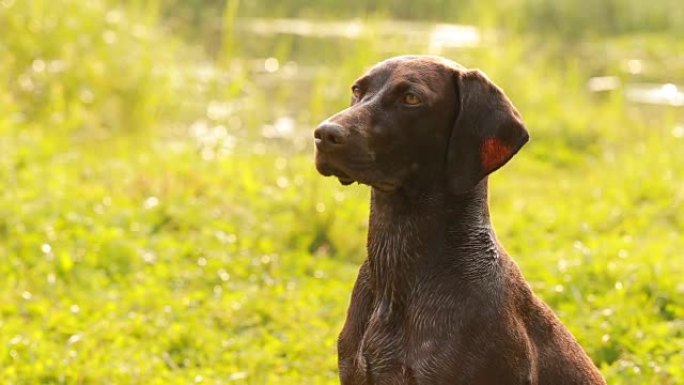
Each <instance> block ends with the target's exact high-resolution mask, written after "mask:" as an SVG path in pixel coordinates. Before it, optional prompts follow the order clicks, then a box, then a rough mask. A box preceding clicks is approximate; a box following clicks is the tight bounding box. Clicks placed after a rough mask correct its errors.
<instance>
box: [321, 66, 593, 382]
mask: <svg viewBox="0 0 684 385" xmlns="http://www.w3.org/2000/svg"><path fill="white" fill-rule="evenodd" d="M352 94H353V96H352V102H351V106H350V107H349V108H347V109H345V110H343V111H341V112H339V113H337V114H335V115H333V116H332V117H330V118H328V119H327V120H325V121H324V122H323V123H321V124H320V125H319V126H318V127H317V128H316V129H315V131H314V142H315V148H316V155H315V158H316V168H317V170H318V171H319V173H321V174H322V175H324V176H335V177H337V178H338V179H339V181H340V182H341V183H342V184H343V185H347V184H350V183H353V182H358V183H362V184H366V185H369V186H371V188H372V191H371V207H370V219H369V230H368V243H367V250H368V257H367V259H366V260H365V261H364V262H363V264H362V266H361V268H360V270H359V274H358V278H357V280H356V283H355V285H354V289H353V292H352V295H351V304H350V307H349V309H348V313H347V318H346V322H345V324H344V327H343V329H342V332H341V333H340V335H339V340H338V363H339V372H340V379H341V383H342V384H343V385H390V384H397V385H399V384H401V385H409V384H410V385H419V384H420V385H424V384H449V385H458V384H464V385H465V384H468V385H485V384H492V385H494V384H496V385H505V384H528V385H536V384H549V385H564V384H583V385H586V384H605V381H604V379H603V378H602V377H601V374H600V372H599V370H598V369H597V367H596V366H595V365H594V364H593V363H592V361H591V359H590V358H589V357H588V356H587V354H586V353H585V352H584V350H583V349H582V348H581V346H580V345H579V344H578V343H577V341H576V340H575V338H574V337H573V336H572V335H571V334H570V332H569V331H568V330H567V329H566V328H565V327H564V326H563V325H562V324H561V322H560V321H559V319H558V318H557V317H556V316H555V314H554V313H553V312H552V311H551V310H550V309H549V308H548V307H547V305H545V304H544V303H543V302H542V301H541V300H540V299H539V298H537V297H536V296H535V295H534V294H533V292H532V290H531V289H530V287H529V285H528V284H527V282H526V281H525V280H524V278H523V276H522V275H521V273H520V270H519V268H518V266H517V265H516V263H515V262H514V261H513V260H512V259H511V258H510V257H509V256H508V254H506V252H505V251H504V249H503V248H502V246H501V245H500V244H499V243H498V241H497V239H496V237H495V234H494V230H493V229H492V226H491V224H490V219H489V209H488V203H487V176H488V175H489V174H490V173H492V172H494V171H496V170H497V169H498V168H500V167H501V166H503V165H504V164H506V163H507V162H508V161H509V160H510V159H511V158H512V157H513V156H514V155H515V154H516V153H517V152H518V150H520V148H521V147H522V146H523V145H524V144H525V143H526V142H527V141H528V139H529V135H528V132H527V130H526V128H525V126H524V124H523V122H522V119H521V117H520V115H519V113H518V111H517V110H516V109H515V107H513V105H512V104H511V102H510V100H509V99H508V97H507V96H506V95H505V94H504V93H503V91H502V90H501V89H500V88H499V87H497V86H496V85H494V84H493V83H492V82H491V81H490V80H489V79H488V78H487V77H486V75H484V74H483V73H482V72H481V71H479V70H468V69H466V68H464V67H462V66H460V65H458V64H456V63H455V62H452V61H449V60H447V59H444V58H440V57H435V56H400V57H395V58H391V59H388V60H385V61H383V62H380V63H379V64H377V65H375V66H374V67H372V68H371V69H370V70H369V71H368V72H367V73H366V74H365V75H363V76H362V77H361V78H359V79H358V80H357V81H356V82H355V83H354V85H353V86H352Z"/></svg>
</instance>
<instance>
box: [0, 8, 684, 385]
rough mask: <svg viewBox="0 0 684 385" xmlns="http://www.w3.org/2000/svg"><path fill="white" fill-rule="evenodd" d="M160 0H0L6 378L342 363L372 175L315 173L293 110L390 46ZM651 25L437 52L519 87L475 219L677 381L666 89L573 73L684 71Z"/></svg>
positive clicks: (312, 113) (637, 357) (86, 380)
mask: <svg viewBox="0 0 684 385" xmlns="http://www.w3.org/2000/svg"><path fill="white" fill-rule="evenodd" d="M174 4H176V3H173V2H167V3H154V2H153V3H147V2H135V1H129V2H125V3H113V2H107V1H104V0H97V1H89V2H78V1H75V0H62V1H60V2H49V1H32V2H18V1H17V2H12V1H5V2H1V3H0V25H2V26H3V30H2V31H0V153H1V154H2V157H0V186H2V188H1V189H0V275H2V277H3V279H2V280H1V281H0V382H2V383H6V384H187V383H208V384H221V383H225V384H233V383H235V384H266V383H274V384H275V383H278V384H299V383H304V384H319V383H320V384H331V383H337V380H336V376H337V373H336V363H335V339H336V336H337V333H338V331H339V329H340V327H341V323H342V321H343V318H344V312H345V309H346V306H347V301H348V296H349V293H350V290H351V285H352V283H353V280H354V278H355V274H356V270H357V268H358V264H359V263H360V261H362V259H363V258H364V256H365V251H364V244H365V231H366V218H367V210H368V207H367V205H368V195H369V192H368V189H367V188H365V187H363V186H350V187H348V188H342V187H341V186H339V185H338V184H337V182H336V181H334V180H332V179H324V178H322V177H320V176H319V175H317V174H316V172H315V170H314V168H313V164H312V159H311V151H312V149H311V145H310V139H309V137H310V130H311V128H312V127H313V126H314V125H315V124H316V122H318V121H320V120H321V119H323V118H324V117H326V116H327V115H328V114H330V113H332V112H335V111H337V110H339V109H340V108H342V107H344V105H345V104H346V100H347V99H348V84H349V83H350V82H351V80H352V79H353V78H354V77H355V76H357V75H358V74H360V73H361V72H362V71H363V70H364V68H365V67H367V66H368V65H370V64H372V63H373V62H375V61H377V60H379V59H381V58H383V57H386V56H389V55H392V54H399V53H404V52H403V49H404V48H403V47H404V46H403V45H402V42H397V41H383V42H380V41H377V40H374V39H373V38H366V39H362V40H354V41H351V40H340V41H333V42H327V43H326V44H324V45H323V44H321V42H320V41H316V40H315V39H314V40H313V41H310V40H304V39H300V38H295V37H291V36H290V37H288V36H282V37H277V38H275V37H274V38H255V37H250V36H242V35H232V34H231V32H230V31H231V28H230V27H231V25H232V24H233V23H234V22H235V15H236V14H239V13H240V12H247V13H249V12H256V10H254V9H252V10H251V11H250V9H249V8H247V9H246V10H245V9H242V8H240V6H244V7H248V6H247V5H244V4H242V5H240V6H238V5H235V3H234V2H233V3H232V4H233V5H232V6H229V7H228V8H227V11H226V12H225V13H223V16H221V18H222V20H223V23H224V25H225V26H226V30H225V31H224V32H223V35H222V36H221V39H222V42H221V43H220V44H219V45H218V46H217V47H220V48H215V50H213V51H212V49H209V50H208V51H209V52H210V53H211V52H213V54H214V55H213V59H212V55H211V54H207V53H206V51H205V50H203V48H198V45H197V40H195V39H199V38H200V37H201V36H203V35H202V33H199V32H196V33H197V35H194V34H192V33H190V32H188V30H190V31H198V29H193V28H192V22H184V23H182V24H181V25H182V26H183V27H184V28H185V29H184V28H178V27H177V24H174V22H176V21H174V20H170V19H169V17H170V16H169V14H173V11H171V10H172V9H173V5H174ZM184 4H185V6H186V7H193V6H192V4H194V3H192V4H191V3H184ZM188 4H190V5H188ZM212 4H213V3H212ZM291 4H296V2H294V1H293V2H291ZM217 6H218V5H217ZM547 7H551V6H550V5H547ZM192 9H196V8H194V7H193V8H192ZM426 9H427V8H426ZM658 9H660V8H658ZM248 11H249V12H248ZM380 11H381V13H385V14H390V15H391V14H392V12H391V8H390V7H389V6H387V7H386V8H383V9H380ZM425 12H428V11H425ZM520 12H522V11H520ZM198 14H200V16H198V17H200V20H204V19H202V17H204V16H201V12H199V11H198ZM218 14H221V12H219V13H218ZM282 14H287V12H286V11H284V10H283V11H282ZM326 15H327V16H328V17H332V16H333V15H335V8H334V6H333V5H330V8H329V11H328V13H327V14H326ZM673 15H676V12H673ZM482 17H483V18H484V17H485V16H482ZM497 17H498V16H497V15H492V16H491V19H492V20H496V19H497ZM672 17H675V16H672ZM188 18H189V19H192V17H189V16H188ZM478 20H479V19H478ZM577 23H580V22H579V21H578V22H577ZM371 24H372V21H371ZM664 25H665V26H664V27H663V28H661V29H660V30H661V32H662V31H665V32H667V31H668V28H669V27H667V23H665V24H664ZM654 29H656V30H657V28H652V27H650V26H645V27H644V31H646V32H645V33H639V34H628V35H619V36H610V35H606V36H601V37H600V38H596V39H590V40H581V41H580V42H573V43H572V44H570V45H568V46H566V45H561V43H562V44H565V43H564V42H565V40H562V37H563V33H560V34H559V35H553V36H551V37H550V38H549V39H547V41H546V40H545V41H543V42H542V41H540V40H539V39H538V38H537V37H536V35H534V34H529V33H527V32H525V31H522V32H521V31H519V30H517V29H515V28H513V29H512V31H516V32H509V33H507V34H506V33H504V34H500V35H498V37H496V39H494V40H493V41H492V42H491V44H488V45H486V46H482V47H476V48H469V49H461V50H456V51H454V52H451V51H445V52H444V54H445V55H447V56H450V57H452V58H454V59H456V60H458V61H460V62H462V63H464V64H466V65H468V66H473V67H480V68H482V69H484V70H485V71H486V72H487V73H488V74H489V75H490V77H492V79H494V80H495V82H497V83H498V84H500V85H501V86H502V87H503V88H504V89H505V90H506V91H507V93H508V94H509V95H510V97H511V98H512V99H513V101H514V102H515V104H516V105H517V106H518V108H519V110H520V111H521V112H522V113H523V116H524V118H525V121H526V122H527V125H528V126H529V128H530V131H531V133H532V142H530V144H529V145H528V146H526V147H525V148H524V150H523V151H522V152H521V153H520V154H519V155H518V156H517V157H516V158H515V159H514V161H513V162H511V163H510V164H509V165H507V166H506V167H505V168H504V169H502V170H501V171H500V172H497V173H496V174H495V175H493V176H492V178H491V182H490V184H491V189H492V193H491V205H492V216H493V221H494V224H495V227H496V229H497V232H498V236H499V238H500V240H501V241H502V242H503V244H504V245H505V246H506V248H507V249H508V250H509V252H510V253H511V254H512V255H513V256H514V257H515V258H516V260H517V261H518V262H519V264H520V265H521V268H522V270H523V272H524V274H525V276H526V277H527V278H528V280H529V281H530V282H531V283H532V285H533V286H534V288H535V291H536V292H537V293H538V294H539V295H540V296H541V297H543V298H544V300H545V301H547V302H548V303H549V304H550V305H551V306H552V307H553V308H554V310H555V311H556V312H557V313H558V315H559V316H560V317H561V319H562V320H563V321H564V322H565V324H566V325H568V327H569V328H570V329H571V330H572V331H573V333H574V334H575V335H576V336H577V338H578V339H579V340H580V342H581V343H582V344H583V346H585V348H586V349H587V351H588V352H589V354H590V355H591V356H592V358H593V359H594V361H595V362H596V363H597V365H599V367H600V369H601V371H602V372H603V374H604V375H605V376H606V378H607V380H608V382H609V383H611V384H651V383H653V384H656V383H657V384H678V383H682V382H683V381H684V370H683V369H682V368H684V355H683V354H682V352H684V323H683V322H682V320H683V319H684V299H683V298H684V295H682V294H684V286H683V284H682V282H681V278H680V277H682V276H684V255H682V250H684V238H683V237H682V232H683V231H684V190H683V189H682V186H681V180H682V179H683V178H684V175H683V174H684V171H682V170H684V152H683V151H681V148H682V145H683V144H684V142H683V141H684V138H683V137H682V136H683V135H682V130H683V129H682V127H683V123H682V120H683V117H682V114H681V110H678V109H676V108H665V107H653V108H645V107H639V106H634V105H631V104H628V103H626V102H625V100H624V99H623V98H622V97H621V96H620V94H619V93H615V94H611V95H607V96H605V97H603V96H597V95H591V94H589V93H588V92H587V91H586V88H585V84H586V81H587V79H588V78H589V77H590V76H593V75H601V74H616V75H617V76H619V77H620V78H621V79H622V80H623V81H624V82H629V81H633V80H640V79H642V78H643V79H644V80H649V81H672V82H678V81H679V82H681V81H682V80H683V79H684V65H682V64H681V58H677V57H672V55H671V54H672V52H681V48H682V43H681V42H677V41H675V40H674V38H672V37H671V36H670V35H668V34H667V33H653V32H652V31H653V30H654ZM540 30H545V29H543V28H541V27H540ZM169 31H174V33H169ZM417 49H418V50H420V48H417ZM422 49H423V50H425V49H426V48H422ZM567 50H572V53H573V54H572V55H568V54H567ZM243 55H247V56H248V57H245V56H243ZM269 56H274V57H275V58H276V59H277V60H278V61H279V63H280V67H281V70H280V71H278V72H276V73H273V74H270V73H265V72H264V71H263V70H262V69H259V70H254V68H253V66H252V64H253V63H257V64H259V66H261V65H262V64H263V59H264V58H266V57H269ZM635 58H636V59H642V60H644V63H646V68H647V69H649V70H648V71H646V72H645V73H643V74H640V75H634V74H631V73H629V72H627V71H626V70H625V69H624V63H625V61H626V60H629V59H635ZM291 61H293V62H296V63H297V65H298V67H297V68H299V72H297V73H299V74H306V73H308V72H307V68H312V67H311V66H314V65H316V64H322V66H320V67H313V68H314V69H313V70H311V73H310V76H305V77H302V78H300V77H294V78H292V77H290V78H287V77H286V76H285V75H283V74H284V73H285V72H286V70H285V68H286V67H285V66H286V65H287V63H288V62H291ZM260 68H261V67H260ZM663 74H667V75H666V76H665V75H663ZM279 127H280V128H283V127H284V128H283V130H281V131H279V130H278V128H279ZM288 127H290V128H292V129H291V130H289V129H288Z"/></svg>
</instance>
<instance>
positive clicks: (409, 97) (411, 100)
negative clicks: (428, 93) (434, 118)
mask: <svg viewBox="0 0 684 385" xmlns="http://www.w3.org/2000/svg"><path fill="white" fill-rule="evenodd" d="M420 103H421V100H420V98H419V97H418V96H417V95H416V94H412V93H410V92H409V93H407V94H406V95H404V104H407V105H409V106H417V105H419V104H420Z"/></svg>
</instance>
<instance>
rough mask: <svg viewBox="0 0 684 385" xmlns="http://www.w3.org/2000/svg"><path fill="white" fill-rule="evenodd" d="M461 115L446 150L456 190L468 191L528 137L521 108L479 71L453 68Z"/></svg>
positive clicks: (501, 163) (451, 185)
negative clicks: (517, 107) (519, 111)
mask: <svg viewBox="0 0 684 385" xmlns="http://www.w3.org/2000/svg"><path fill="white" fill-rule="evenodd" d="M454 80H455V87H456V91H457V94H458V99H459V106H458V115H457V117H456V120H455V122H454V126H453V127H452V132H451V138H450V139H449V148H448V153H447V165H446V169H447V178H448V182H449V186H450V188H451V190H452V191H453V192H454V193H457V194H460V193H464V192H467V191H468V190H470V189H472V188H473V187H475V186H476V185H477V184H478V183H479V182H480V181H481V180H482V179H483V178H484V177H485V176H487V175H489V174H490V173H491V172H493V171H495V170H496V169H498V168H499V167H501V166H503V165H504V164H505V163H506V162H508V160H509V159H511V158H512V157H513V155H515V153H516V152H518V150H520V148H521V147H522V146H523V145H524V144H525V143H527V141H528V140H529V134H528V133H527V130H526V129H525V126H524V125H523V123H522V120H521V118H520V115H519V114H518V111H517V110H516V109H515V107H513V104H511V102H510V100H509V99H508V97H506V95H505V94H504V93H503V91H502V90H501V89H500V88H499V87H497V86H496V85H494V83H492V82H491V81H490V80H489V79H488V78H487V76H485V74H484V73H482V72H480V71H479V70H454Z"/></svg>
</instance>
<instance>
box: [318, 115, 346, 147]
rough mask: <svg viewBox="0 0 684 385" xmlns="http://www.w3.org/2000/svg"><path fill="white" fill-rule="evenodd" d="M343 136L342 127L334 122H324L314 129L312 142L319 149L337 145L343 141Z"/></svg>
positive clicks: (344, 133)
mask: <svg viewBox="0 0 684 385" xmlns="http://www.w3.org/2000/svg"><path fill="white" fill-rule="evenodd" d="M345 137H346V131H345V129H344V127H342V126H340V125H339V124H335V123H329V122H326V123H323V124H321V125H320V126H318V128H316V130H314V142H315V143H316V147H317V148H318V149H319V150H321V149H325V148H333V147H336V146H339V145H341V144H342V143H344V138H345Z"/></svg>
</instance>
